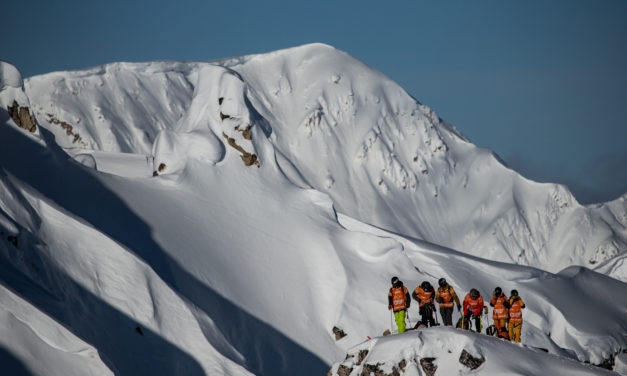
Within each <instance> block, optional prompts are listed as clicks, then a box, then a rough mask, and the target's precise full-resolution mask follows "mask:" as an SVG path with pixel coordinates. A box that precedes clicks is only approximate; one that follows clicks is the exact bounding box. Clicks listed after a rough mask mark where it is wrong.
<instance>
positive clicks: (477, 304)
mask: <svg viewBox="0 0 627 376" xmlns="http://www.w3.org/2000/svg"><path fill="white" fill-rule="evenodd" d="M484 308H485V313H486V314H487V313H488V307H484V305H483V298H482V297H481V294H479V290H477V289H471V290H470V292H469V293H468V295H466V297H465V298H464V316H463V324H462V327H463V328H464V329H470V323H471V321H470V319H472V318H473V317H474V319H475V330H476V331H477V332H479V333H481V314H482V312H483V309H484Z"/></svg>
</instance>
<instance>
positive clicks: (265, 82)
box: [26, 44, 627, 278]
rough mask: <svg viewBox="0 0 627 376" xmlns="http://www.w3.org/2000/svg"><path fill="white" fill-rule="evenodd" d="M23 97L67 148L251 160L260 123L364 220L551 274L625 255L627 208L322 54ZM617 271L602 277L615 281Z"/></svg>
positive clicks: (124, 73) (125, 75)
mask: <svg viewBox="0 0 627 376" xmlns="http://www.w3.org/2000/svg"><path fill="white" fill-rule="evenodd" d="M26 89H27V92H28V94H29V97H31V98H32V100H33V101H34V106H33V109H34V111H35V113H36V114H37V118H38V120H39V122H40V123H42V124H44V125H46V126H47V128H48V129H50V130H51V131H52V132H53V133H54V134H55V135H56V136H57V142H59V144H60V145H61V146H64V147H79V148H93V149H96V150H101V151H123V152H129V153H140V154H145V155H150V156H151V157H153V158H156V159H158V158H159V157H160V155H168V156H170V157H169V158H166V159H170V161H171V162H170V163H169V164H168V163H166V162H160V161H157V160H155V161H154V164H155V166H153V167H154V168H153V171H156V170H158V167H159V166H160V165H161V163H164V165H165V167H164V168H168V166H169V168H170V170H177V169H180V168H182V166H183V165H184V164H185V158H187V156H188V155H189V153H191V152H197V151H199V152H200V153H201V155H198V156H194V157H198V158H200V159H203V160H205V161H207V162H209V163H217V162H218V161H219V160H221V159H222V158H223V154H224V149H223V148H224V145H223V144H222V143H221V142H220V140H222V139H224V137H227V139H228V138H233V141H234V144H236V145H238V146H240V147H242V150H243V152H242V154H243V155H244V153H249V154H250V156H249V157H248V158H249V159H248V161H247V162H245V163H251V164H252V163H254V161H256V158H253V160H250V158H252V155H253V154H255V151H254V150H249V149H250V147H249V146H247V145H250V142H249V141H248V140H246V139H244V138H243V137H242V134H241V133H242V131H243V130H244V129H246V128H247V127H249V126H252V125H253V123H254V122H255V121H254V117H255V116H257V114H256V113H257V112H258V113H259V114H260V115H261V116H262V117H263V119H260V121H258V122H257V123H259V125H260V126H262V125H265V128H266V132H270V129H272V136H271V137H270V141H271V143H272V144H273V146H274V147H275V148H276V149H277V150H278V152H280V153H281V155H283V156H285V157H286V159H287V163H289V164H291V165H292V166H295V167H296V169H297V170H298V174H299V175H301V176H302V178H303V179H304V181H306V182H307V184H309V185H310V186H311V187H312V188H315V189H318V190H320V191H322V192H325V193H327V194H328V195H330V196H331V198H332V199H333V202H334V204H335V205H336V207H337V208H338V210H340V211H341V212H344V213H346V214H349V215H351V216H353V217H355V218H359V219H360V220H362V221H364V222H367V223H372V224H375V225H377V226H379V227H382V228H386V229H388V230H390V231H394V232H399V233H403V234H407V235H410V236H412V237H418V238H421V239H424V240H427V241H430V242H433V243H436V244H440V245H444V246H447V247H450V248H454V249H458V250H461V251H463V252H467V253H470V254H473V255H476V256H481V257H486V258H490V259H495V260H500V261H506V262H515V263H519V264H523V265H530V266H535V267H539V268H542V269H546V270H550V271H554V272H555V271H559V270H561V269H563V268H565V267H568V266H569V265H573V264H577V265H585V266H588V267H591V268H594V267H596V266H598V265H599V264H601V263H603V262H605V261H606V260H610V259H613V258H615V257H617V256H619V255H623V254H625V251H626V250H627V227H626V225H625V221H624V217H625V216H626V215H627V205H625V204H624V202H625V199H624V198H623V199H622V205H614V208H616V209H617V210H616V211H617V212H616V213H614V214H613V215H611V216H610V215H605V213H608V212H609V211H608V210H607V209H603V208H598V207H582V206H580V205H579V204H578V203H577V202H576V200H575V199H574V197H573V196H572V195H571V194H570V192H569V191H568V190H567V189H566V188H565V187H563V186H559V185H554V184H538V183H534V182H531V181H528V180H526V179H524V178H522V177H521V176H520V175H518V174H516V173H515V172H514V171H511V170H509V169H507V168H506V167H505V166H503V165H502V164H501V163H500V161H499V160H498V159H497V158H496V157H495V156H494V155H493V154H492V153H491V152H489V151H487V150H483V149H479V148H477V147H475V146H474V145H472V144H471V143H469V142H468V140H467V139H465V138H464V137H463V136H462V135H461V133H460V132H458V131H457V130H456V129H455V128H453V127H452V126H450V125H448V124H447V123H445V122H443V121H442V120H441V119H439V117H438V116H437V115H436V114H435V113H434V112H433V111H432V110H431V109H429V108H427V107H426V106H424V105H421V104H420V103H418V102H417V101H416V100H414V99H413V98H412V97H411V96H409V95H408V94H407V93H406V92H405V91H404V90H403V89H402V88H400V87H399V86H398V85H397V84H396V83H394V82H392V81H390V80H389V79H388V78H386V77H385V76H383V75H381V74H380V73H378V72H376V71H374V70H372V69H370V68H369V67H367V66H366V65H364V64H363V63H361V62H359V61H357V60H355V59H354V58H352V57H350V56H349V55H347V54H345V53H343V52H340V51H337V50H335V49H333V48H331V47H329V46H325V45H320V44H316V45H308V46H304V47H299V48H294V49H290V50H284V51H277V52H274V53H269V54H265V55H256V56H247V57H242V58H236V59H227V60H223V61H217V62H214V63H208V64H207V63H205V64H203V63H175V62H172V63H169V62H155V63H143V64H128V63H124V64H112V65H108V66H103V67H98V68H94V69H90V70H85V71H79V72H59V73H51V74H49V75H44V76H39V77H34V78H32V79H29V80H27V84H26ZM218 101H221V102H220V106H219V107H218V106H216V105H217V103H218ZM246 101H250V102H251V104H252V106H250V105H248V104H247V103H246ZM250 111H253V113H252V114H251V113H250ZM251 117H252V118H251ZM55 123H56V124H55ZM58 123H65V124H66V125H65V126H64V127H60V126H58ZM235 128H237V130H235ZM70 129H71V130H70ZM77 137H79V138H77ZM188 143H200V144H199V145H198V147H193V148H189V147H186V145H187V144H188ZM227 146H228V144H227ZM231 146H233V147H235V146H234V145H233V144H232V145H231ZM180 149H183V150H182V151H181V150H180ZM177 150H179V151H177ZM255 155H256V154H255ZM242 158H244V157H242ZM258 162H261V163H263V161H258ZM174 164H177V165H176V166H175V165H174ZM621 218H623V220H621ZM582 235H583V236H582ZM620 265H622V264H621V263H618V264H617V265H614V266H613V267H611V268H607V267H606V268H605V269H604V270H611V273H612V274H611V276H613V277H615V278H621V276H623V275H624V274H626V273H627V272H625V271H624V267H621V266H620Z"/></svg>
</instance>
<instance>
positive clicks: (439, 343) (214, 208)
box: [0, 44, 627, 376]
mask: <svg viewBox="0 0 627 376" xmlns="http://www.w3.org/2000/svg"><path fill="white" fill-rule="evenodd" d="M0 109H1V110H0V116H1V118H0V235H1V237H0V257H1V260H0V345H1V349H0V359H1V360H2V366H3V368H4V369H9V370H10V371H12V372H13V373H15V374H27V375H86V374H88V375H108V374H116V375H144V374H145V375H157V374H163V375H268V376H270V375H324V374H327V372H328V374H330V375H362V374H370V372H372V373H375V372H378V373H377V374H386V375H388V374H389V375H392V374H395V375H423V374H435V375H448V374H484V375H502V374H525V375H535V374H539V373H544V374H555V375H557V374H563V375H579V374H581V375H584V374H585V375H587V374H609V373H608V372H609V371H607V370H606V369H603V368H601V367H598V365H602V366H604V367H605V368H610V369H613V370H614V371H615V372H618V373H621V374H627V353H625V351H627V299H625V296H627V194H625V195H623V196H622V197H620V198H618V199H617V200H614V201H612V202H608V203H604V204H600V205H594V206H582V205H580V204H579V203H578V202H577V201H576V200H575V198H574V197H573V195H572V194H571V193H570V192H569V191H568V189H567V188H565V187H564V186H560V185H555V184H540V183H536V182H533V181H530V180H527V179H525V178H523V177H522V176H521V175H519V174H518V173H516V172H515V171H513V170H511V169H509V168H508V167H506V166H504V165H503V164H502V163H501V161H500V159H499V158H498V157H497V156H496V155H495V154H494V153H492V152H491V151H489V150H486V149H481V148H478V147H476V146H475V145H473V144H472V143H471V142H470V141H469V140H468V139H467V138H466V137H464V136H463V134H462V133H461V132H460V131H459V130H457V129H456V128H455V127H453V126H452V125H450V124H448V123H446V122H445V121H443V120H442V119H440V118H439V117H438V116H437V115H436V114H435V112H433V111H432V110H431V109H429V108H428V107H426V106H424V105H423V104H421V103H420V102H418V101H416V100H415V99H414V98H413V97H412V96H411V95H409V94H408V93H407V92H405V91H404V90H403V89H402V88H401V87H400V86H399V85H398V84H396V83H394V82H393V81H391V80H390V79H389V78H387V77H385V76H384V75H382V74H381V73H379V72H377V71H375V70H373V69H371V68H370V67H368V66H367V65H365V64H364V63H362V62H360V61H358V60H356V59H354V58H353V57H351V56H350V55H348V54H346V53H344V52H341V51H338V50H336V49H334V48H332V47H330V46H327V45H323V44H311V45H305V46H301V47H296V48H292V49H287V50H281V51H276V52H272V53H267V54H261V55H249V56H243V57H238V58H229V59H224V60H219V61H211V62H148V63H115V64H109V65H104V66H99V67H94V68H89V69H85V70H80V71H70V72H53V73H48V74H44V75H40V76H35V77H30V78H26V79H23V78H22V77H21V75H20V73H19V71H18V69H16V68H15V67H13V66H12V65H10V64H8V63H5V62H0ZM459 126H460V127H461V126H463V125H459ZM393 276H398V278H400V279H401V280H402V281H403V282H404V284H405V286H406V287H407V289H408V290H409V293H411V292H413V291H414V288H416V287H417V286H419V285H420V284H421V282H422V281H429V282H430V283H431V284H432V285H433V286H435V287H436V288H437V286H438V283H437V282H438V280H439V279H440V278H445V279H446V281H448V283H449V284H450V285H451V286H452V287H454V289H455V290H456V291H457V295H458V296H459V299H460V300H463V299H464V297H465V296H466V294H467V293H468V292H469V291H470V290H471V289H473V288H474V289H476V290H478V291H479V292H480V293H481V295H482V296H483V299H484V300H485V303H486V305H488V306H489V304H488V302H489V301H490V297H491V295H492V291H493V290H494V288H495V287H496V286H499V287H502V289H503V291H504V292H505V293H506V294H507V295H508V296H509V295H510V291H511V290H517V291H518V292H519V294H520V296H521V297H522V299H523V300H524V302H525V305H526V307H525V309H523V311H522V315H523V316H522V317H523V325H522V332H521V337H522V342H521V343H515V342H509V341H507V340H504V339H499V338H497V337H492V336H488V335H486V334H485V333H484V331H482V333H481V334H479V333H476V332H475V331H468V330H463V329H460V328H454V327H444V326H443V325H441V326H434V327H429V328H418V329H416V330H409V331H407V332H405V333H397V331H398V329H397V326H396V324H395V322H394V321H393V320H392V313H391V312H390V311H389V310H388V291H389V290H390V287H391V284H390V279H391V278H392V277H393ZM418 305H419V304H418V302H417V301H414V300H413V299H411V306H410V307H409V308H407V309H406V312H407V314H408V317H407V318H406V319H407V322H408V324H409V327H408V328H413V326H414V324H416V322H417V320H418V319H419V318H420V315H419V309H418ZM492 317H493V316H492V307H489V314H484V315H482V316H481V317H480V318H479V320H480V321H481V323H482V325H483V323H485V326H486V327H488V326H490V325H491V324H493V322H492ZM437 318H438V319H440V316H439V313H437ZM459 318H460V312H458V311H457V310H456V309H455V310H454V312H453V322H457V321H458V319H459ZM386 330H388V331H390V332H392V335H388V336H382V334H383V332H384V331H386ZM475 361H476V362H475ZM473 367H474V368H473Z"/></svg>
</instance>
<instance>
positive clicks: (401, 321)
mask: <svg viewBox="0 0 627 376" xmlns="http://www.w3.org/2000/svg"><path fill="white" fill-rule="evenodd" d="M410 303H411V299H410V297H409V291H407V287H405V286H403V282H402V281H401V280H400V279H398V277H392V287H391V288H390V291H389V292H388V309H389V310H390V311H393V312H394V320H395V321H396V327H397V328H398V332H399V333H403V332H404V331H405V311H406V310H407V308H409V305H410Z"/></svg>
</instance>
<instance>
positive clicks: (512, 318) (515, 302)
mask: <svg viewBox="0 0 627 376" xmlns="http://www.w3.org/2000/svg"><path fill="white" fill-rule="evenodd" d="M510 295H511V297H510V298H509V306H510V307H509V339H510V340H512V341H514V342H520V332H521V331H522V310H523V308H525V303H524V302H523V300H522V299H521V298H520V296H518V291H516V290H512V293H511V294H510Z"/></svg>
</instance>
